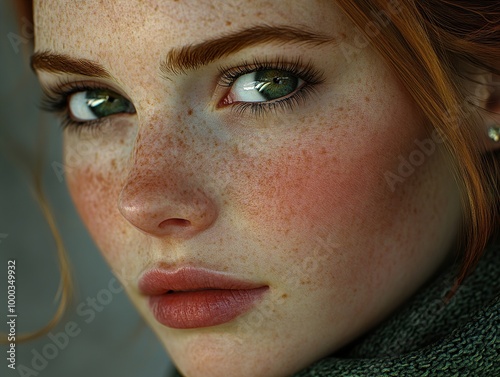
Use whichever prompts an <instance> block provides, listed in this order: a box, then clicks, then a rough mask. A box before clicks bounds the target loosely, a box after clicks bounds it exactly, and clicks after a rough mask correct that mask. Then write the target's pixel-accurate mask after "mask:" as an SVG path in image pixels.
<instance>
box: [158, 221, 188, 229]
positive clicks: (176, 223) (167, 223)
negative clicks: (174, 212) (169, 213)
mask: <svg viewBox="0 0 500 377" xmlns="http://www.w3.org/2000/svg"><path fill="white" fill-rule="evenodd" d="M189 225H191V222H190V221H189V220H185V219H168V220H164V221H162V222H161V223H160V225H159V227H160V228H162V229H163V228H166V227H172V226H177V227H182V228H185V227H187V226H189Z"/></svg>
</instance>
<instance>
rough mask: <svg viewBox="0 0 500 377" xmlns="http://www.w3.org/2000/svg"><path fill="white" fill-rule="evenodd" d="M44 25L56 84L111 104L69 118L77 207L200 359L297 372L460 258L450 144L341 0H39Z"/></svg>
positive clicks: (176, 347) (250, 371) (157, 322)
mask: <svg viewBox="0 0 500 377" xmlns="http://www.w3.org/2000/svg"><path fill="white" fill-rule="evenodd" d="M35 24H36V46H35V49H36V51H37V52H41V51H46V52H48V53H50V54H59V55H55V56H54V55H50V56H49V55H45V56H44V58H43V59H38V60H36V61H35V64H34V65H35V68H36V69H37V72H38V75H39V77H40V81H41V83H42V85H43V87H44V88H46V89H47V90H49V91H58V90H59V89H57V87H58V86H59V87H62V88H63V90H66V89H67V88H68V86H69V88H70V89H69V90H71V91H72V92H74V94H73V95H72V96H71V97H70V100H69V103H70V107H71V111H72V114H73V117H76V118H78V120H80V121H85V120H90V119H92V118H95V117H101V118H100V121H97V122H96V121H95V120H94V121H93V122H92V123H90V125H88V124H87V125H86V124H84V123H82V124H77V125H76V126H75V125H73V126H71V127H69V128H68V129H67V130H66V131H65V146H64V150H65V167H66V173H65V177H66V179H67V183H68V186H69V189H70V192H71V195H72V197H73V199H74V202H75V204H76V207H77V208H78V211H79V213H80V214H81V216H82V218H83V220H84V222H85V224H86V226H87V227H88V229H89V231H90V233H91V235H92V237H93V238H94V240H95V242H96V243H97V245H98V246H99V248H100V249H101V250H102V253H103V255H104V256H105V258H106V259H107V261H108V262H109V264H110V265H111V267H112V269H113V271H114V272H115V273H116V274H117V276H118V277H119V278H120V280H121V282H122V283H123V284H124V286H125V287H126V290H127V292H128V294H129V296H130V298H131V300H132V301H133V302H134V304H135V305H136V306H137V308H138V309H139V311H140V312H141V313H142V315H143V316H144V318H145V319H146V320H147V322H148V323H149V324H150V326H151V327H152V328H153V330H154V331H155V332H156V334H157V335H158V337H159V339H160V340H161V342H162V343H163V344H164V345H165V348H166V349H167V350H168V352H169V353H170V355H171V357H172V358H173V360H174V361H175V363H176V364H177V366H178V367H179V369H180V370H181V371H182V372H183V373H184V374H186V375H187V376H221V375H223V376H240V377H245V376H287V375H290V374H291V373H293V372H295V371H297V370H300V369H301V368H304V367H305V366H307V365H308V364H310V363H312V362H313V361H315V360H317V359H319V358H320V357H322V356H326V355H328V354H331V353H332V352H334V351H336V350H338V349H339V348H340V347H342V346H343V345H346V344H347V343H348V342H350V341H352V340H353V339H355V338H356V337H358V336H359V335H361V334H362V333H364V332H366V331H367V330H368V329H370V328H371V327H373V326H374V325H376V324H377V323H378V322H380V321H381V320H382V319H384V318H385V317H386V316H387V315H388V314H389V313H390V312H391V311H393V310H394V309H395V308H396V307H397V306H398V305H400V304H401V303H402V302H403V301H404V300H405V299H407V298H408V297H409V296H410V295H411V294H412V293H414V292H415V290H416V289H417V288H418V287H419V286H420V285H422V284H423V282H424V281H425V280H426V279H428V278H429V277H430V275H431V274H433V273H434V272H435V271H436V270H437V269H438V267H439V266H440V264H441V263H442V262H443V261H444V259H445V257H446V255H447V252H448V250H449V249H450V247H451V246H452V244H453V240H454V237H455V231H456V228H457V222H458V218H459V205H458V202H459V201H458V193H457V189H456V188H455V185H454V183H453V178H452V176H451V173H450V170H451V169H450V167H449V166H448V164H447V162H446V161H447V159H446V157H445V155H444V153H442V152H441V150H442V149H443V146H442V144H440V140H439V139H437V138H434V139H432V138H431V136H430V134H429V131H428V127H426V125H425V122H424V119H423V117H422V116H421V114H420V112H419V110H418V108H417V107H416V106H415V104H414V102H413V100H412V98H411V97H410V96H409V94H408V93H407V92H406V91H405V89H404V87H403V86H402V85H401V83H400V82H399V81H398V79H397V77H396V76H395V74H394V73H393V72H391V70H390V68H389V67H388V65H386V64H385V63H384V61H383V60H382V59H381V58H380V57H379V56H378V55H377V54H376V53H375V52H374V50H373V49H372V47H371V45H370V44H369V43H360V41H362V39H361V33H360V31H359V30H357V29H356V28H355V27H354V26H353V25H352V24H351V23H350V22H349V21H348V20H347V18H346V17H345V16H344V15H343V14H342V13H341V11H340V9H339V8H337V7H336V6H335V5H334V4H333V3H332V2H331V1H320V0H318V1H309V0H304V1H298V0H294V1H279V2H277V1H265V0H262V1H259V0H255V1H249V0H246V1H243V0H241V1H231V2H226V1H216V2H214V1H212V0H211V1H203V0H198V1H153V0H148V1H140V2H139V1H134V2H123V3H121V4H117V3H114V2H101V1H88V2H74V3H72V4H71V6H68V2H66V1H57V0H51V1H43V2H42V1H38V2H35ZM379 27H380V28H383V27H384V26H383V24H382V23H380V24H379ZM250 28H254V29H250ZM292 28H294V29H293V30H292ZM295 28H296V29H297V30H295ZM249 29H250V30H249ZM379 37H381V36H375V38H379ZM362 42H363V41H362ZM62 55H64V56H62ZM67 58H69V59H67ZM182 58H184V59H182ZM78 59H87V60H90V61H91V62H87V61H84V60H78ZM94 63H97V64H99V65H100V67H94V65H95V64H94ZM63 71H64V72H63ZM106 90H108V91H106ZM109 91H112V92H115V93H117V94H111V98H110V97H109V95H110V93H109ZM118 95H119V96H118ZM122 97H123V98H122ZM254 101H256V102H254ZM59 102H60V103H59V105H61V103H62V107H64V104H65V103H66V102H65V101H64V98H63V99H62V101H61V100H60V101H59ZM59 107H61V106H59ZM204 273H208V275H209V276H208V277H206V276H205V275H204ZM214 276H215V277H214ZM221 276H222V277H230V278H231V279H236V280H237V281H238V282H236V283H235V282H234V281H231V282H229V283H228V282H225V283H224V282H222V281H223V280H224V279H223V278H220V277H221ZM239 282H245V284H247V285H245V284H243V283H239ZM203 284H205V285H203ZM219 285H220V286H219ZM259 287H260V288H259ZM208 288H222V289H220V290H218V291H214V290H213V289H211V290H209V289H208ZM232 288H240V289H239V290H230V289H232ZM249 288H259V289H255V290H250V289H249ZM161 290H163V291H161ZM167 290H171V291H175V292H174V293H172V292H170V293H168V294H167V293H166V291H167ZM160 291H161V292H160ZM180 291H182V292H180ZM186 291H188V292H186ZM160 293H162V294H163V293H164V294H163V295H162V296H157V297H156V298H152V299H151V298H150V296H152V295H156V294H160ZM219 294H220V295H219ZM150 301H151V302H150ZM172 308H173V309H172Z"/></svg>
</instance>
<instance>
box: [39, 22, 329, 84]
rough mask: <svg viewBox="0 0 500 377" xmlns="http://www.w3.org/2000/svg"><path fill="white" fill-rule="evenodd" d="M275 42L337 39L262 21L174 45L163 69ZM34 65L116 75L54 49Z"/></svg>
mask: <svg viewBox="0 0 500 377" xmlns="http://www.w3.org/2000/svg"><path fill="white" fill-rule="evenodd" d="M271 42H273V43H281V44H286V43H294V44H302V45H313V46H320V45H323V44H326V43H335V42H336V39H335V38H334V37H330V36H326V35H322V34H318V33H315V32H313V31H310V30H308V29H307V28H305V27H301V28H297V27H292V26H269V25H258V26H254V27H250V28H247V29H243V30H240V31H237V32H234V33H231V34H225V35H222V36H219V37H216V38H214V39H211V40H207V41H204V42H200V43H197V44H192V45H187V46H183V47H180V48H173V49H171V50H170V51H168V53H167V55H166V58H165V59H164V60H163V61H162V62H161V63H160V71H161V73H163V74H164V75H165V76H166V77H168V76H169V75H170V74H176V75H178V74H183V73H186V72H187V71H188V70H191V69H195V68H198V67H201V66H204V65H207V64H209V63H211V62H213V61H215V60H218V59H221V58H224V57H227V56H229V55H231V54H234V53H236V52H238V51H241V50H243V49H245V48H248V47H252V46H255V45H258V44H263V43H271ZM31 69H32V70H33V71H34V72H37V71H41V70H43V71H47V72H52V73H67V74H76V75H82V76H89V77H98V78H106V79H110V78H112V76H111V74H110V73H109V71H108V70H107V69H106V68H105V67H104V66H103V65H101V64H100V63H98V62H95V61H93V60H89V59H83V58H73V57H71V56H69V55H66V54H58V53H53V52H50V51H40V52H35V53H34V54H33V55H32V57H31Z"/></svg>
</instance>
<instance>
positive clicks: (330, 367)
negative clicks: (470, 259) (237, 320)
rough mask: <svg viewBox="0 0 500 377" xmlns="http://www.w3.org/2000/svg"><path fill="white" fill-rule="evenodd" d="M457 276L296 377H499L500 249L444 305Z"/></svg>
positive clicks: (443, 278)
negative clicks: (338, 353) (341, 350)
mask: <svg viewBox="0 0 500 377" xmlns="http://www.w3.org/2000/svg"><path fill="white" fill-rule="evenodd" d="M456 273H457V268H456V267H455V266H454V267H450V268H449V269H448V270H447V271H445V272H443V273H442V274H441V275H439V276H438V277H437V278H436V279H434V280H433V281H432V282H431V283H430V284H428V285H427V286H426V287H424V288H422V289H421V290H420V291H419V292H418V293H417V294H416V295H415V296H413V298H411V299H410V300H409V301H408V302H407V303H406V304H405V305H404V306H403V307H401V308H400V309H399V310H398V311H397V312H396V313H394V314H393V315H392V316H391V317H390V318H389V319H388V320H386V321H385V322H384V323H382V324H381V325H379V326H378V327H376V328H375V329H374V330H372V331H371V332H370V333H368V334H366V335H365V336H363V337H362V338H361V339H358V340H357V341H356V342H355V343H354V344H353V345H351V346H349V348H348V349H346V350H344V351H343V352H342V355H333V356H331V357H327V358H324V359H322V360H319V361H318V362H316V363H314V364H313V365H311V366H310V367H308V368H306V369H305V370H303V371H301V372H299V373H297V374H295V375H294V376H293V377H326V376H338V377H405V376H411V377H413V376H415V377H420V376H426V377H431V376H432V377H434V376H446V377H448V376H450V377H464V376H469V377H500V246H491V247H489V248H487V249H486V250H485V253H484V255H483V256H482V257H481V260H480V262H479V264H478V265H477V267H476V269H475V270H474V272H473V273H472V274H471V275H470V276H469V277H468V278H467V279H466V280H465V281H464V282H463V284H462V285H461V286H460V288H459V289H458V290H457V292H456V294H455V295H454V296H453V297H452V298H451V300H449V301H448V303H446V304H445V303H444V299H445V296H446V293H447V292H448V290H449V289H450V287H451V286H452V285H453V281H454V278H455V277H456ZM177 376H178V375H177ZM221 377H224V376H221ZM256 377H259V376H256Z"/></svg>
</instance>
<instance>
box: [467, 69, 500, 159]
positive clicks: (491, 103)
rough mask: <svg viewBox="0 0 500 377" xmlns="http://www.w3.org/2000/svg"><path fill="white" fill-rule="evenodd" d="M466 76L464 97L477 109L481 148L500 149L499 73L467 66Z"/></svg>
mask: <svg viewBox="0 0 500 377" xmlns="http://www.w3.org/2000/svg"><path fill="white" fill-rule="evenodd" d="M466 76H467V82H466V83H465V89H466V91H467V93H466V97H467V99H468V100H469V101H470V102H471V103H472V104H473V105H474V108H475V110H476V111H477V115H478V122H477V124H478V126H479V128H478V129H477V134H478V140H479V142H480V145H481V149H482V150H483V152H492V151H495V150H500V75H498V74H494V73H492V72H488V71H485V70H482V69H478V68H471V67H470V66H469V67H468V69H466Z"/></svg>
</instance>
